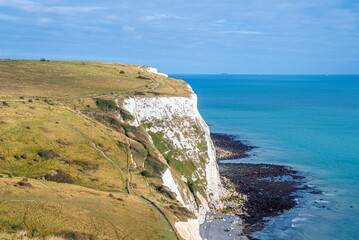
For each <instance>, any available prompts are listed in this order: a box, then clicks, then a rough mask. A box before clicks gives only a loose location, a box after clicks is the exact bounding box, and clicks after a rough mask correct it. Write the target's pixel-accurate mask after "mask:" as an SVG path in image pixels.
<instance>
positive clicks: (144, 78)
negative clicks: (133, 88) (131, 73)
mask: <svg viewBox="0 0 359 240" xmlns="http://www.w3.org/2000/svg"><path fill="white" fill-rule="evenodd" d="M137 78H138V79H143V80H151V78H148V77H144V76H141V75H140V76H138V77H137Z"/></svg>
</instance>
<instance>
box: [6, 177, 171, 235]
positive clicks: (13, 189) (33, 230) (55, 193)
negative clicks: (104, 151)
mask: <svg viewBox="0 0 359 240" xmlns="http://www.w3.org/2000/svg"><path fill="white" fill-rule="evenodd" d="M20 180H21V178H9V177H3V178H2V180H1V181H0V203H1V204H0V226H1V227H0V231H3V232H8V233H11V232H17V231H19V230H22V229H26V230H27V232H28V236H29V237H41V236H47V235H60V236H61V234H66V233H80V234H82V235H87V236H96V237H97V238H98V239H176V236H175V234H174V232H173V231H172V230H171V227H170V226H169V224H168V222H167V221H166V220H165V219H164V218H163V217H162V216H161V215H160V214H159V213H158V212H157V210H156V209H155V208H153V207H152V206H151V205H150V204H149V203H148V202H146V201H145V200H143V199H141V198H140V197H137V196H135V195H129V194H123V193H114V194H113V195H114V198H112V197H109V195H108V193H106V192H102V191H96V190H93V189H89V188H85V187H81V186H76V185H70V184H61V183H54V182H48V181H41V180H32V179H31V180H29V182H30V183H31V184H32V187H31V188H23V187H17V186H15V184H16V182H18V181H20ZM149 220H150V221H149ZM0 236H1V235H0Z"/></svg>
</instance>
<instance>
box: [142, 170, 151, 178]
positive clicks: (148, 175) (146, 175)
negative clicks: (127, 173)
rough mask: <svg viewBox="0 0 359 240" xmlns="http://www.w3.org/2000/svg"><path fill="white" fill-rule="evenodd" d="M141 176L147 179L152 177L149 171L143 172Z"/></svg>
mask: <svg viewBox="0 0 359 240" xmlns="http://www.w3.org/2000/svg"><path fill="white" fill-rule="evenodd" d="M141 175H142V176H144V177H148V178H151V177H152V174H151V173H150V172H149V171H147V170H143V171H142V172H141Z"/></svg>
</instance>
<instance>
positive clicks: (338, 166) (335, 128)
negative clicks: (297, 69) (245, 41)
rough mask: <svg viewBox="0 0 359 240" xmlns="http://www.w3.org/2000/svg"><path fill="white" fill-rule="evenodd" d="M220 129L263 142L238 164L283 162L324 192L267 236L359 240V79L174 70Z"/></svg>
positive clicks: (305, 200)
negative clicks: (300, 172) (203, 72)
mask: <svg viewBox="0 0 359 240" xmlns="http://www.w3.org/2000/svg"><path fill="white" fill-rule="evenodd" d="M171 77H174V78H180V79H183V80H185V81H186V82H188V83H189V84H190V85H191V86H192V88H193V90H194V91H195V93H196V94H197V95H198V108H199V110H200V112H201V114H202V116H203V117H204V119H205V120H206V122H207V123H208V124H209V126H210V129H211V131H212V132H222V133H228V134H236V135H239V136H240V138H241V139H242V140H245V141H247V142H248V143H250V144H252V145H254V146H258V147H259V148H257V149H255V150H254V151H253V152H252V154H251V156H250V157H249V158H247V159H244V160H243V159H242V160H234V161H232V162H243V161H246V162H253V163H274V164H283V165H288V166H291V167H293V168H294V169H297V170H300V171H302V172H303V173H304V174H306V176H307V177H308V184H309V185H310V186H311V187H314V188H318V189H319V190H321V191H323V194H308V193H302V194H300V196H299V197H298V199H297V202H298V205H297V207H295V208H293V209H291V210H289V211H286V212H285V213H284V214H283V215H280V216H278V217H274V218H272V219H270V220H269V222H268V225H267V227H266V228H265V229H263V230H262V231H260V232H257V233H255V234H254V235H253V236H254V237H257V238H259V239H314V240H320V239H325V240H331V239H333V240H334V239H335V240H337V239H344V240H347V239H359V76H349V75H344V76H332V75H329V76H326V75H315V76H310V75H304V76H302V75H300V76H297V75H289V76H286V75H278V76H277V75H225V74H223V75H172V76H171Z"/></svg>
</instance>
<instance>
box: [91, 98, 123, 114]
mask: <svg viewBox="0 0 359 240" xmlns="http://www.w3.org/2000/svg"><path fill="white" fill-rule="evenodd" d="M95 100H96V105H97V106H98V107H100V108H103V109H106V110H110V111H113V110H114V111H116V110H118V107H117V105H116V103H115V102H114V101H109V100H105V99H101V98H95Z"/></svg>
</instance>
